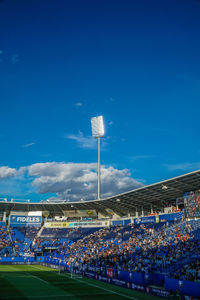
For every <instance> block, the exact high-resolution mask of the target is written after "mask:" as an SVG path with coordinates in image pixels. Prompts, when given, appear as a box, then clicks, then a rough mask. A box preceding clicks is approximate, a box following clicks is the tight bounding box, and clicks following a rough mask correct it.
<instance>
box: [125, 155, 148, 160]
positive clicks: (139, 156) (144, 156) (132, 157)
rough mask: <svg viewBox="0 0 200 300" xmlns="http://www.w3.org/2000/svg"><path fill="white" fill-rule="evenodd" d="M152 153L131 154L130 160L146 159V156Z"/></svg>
mask: <svg viewBox="0 0 200 300" xmlns="http://www.w3.org/2000/svg"><path fill="white" fill-rule="evenodd" d="M151 157H152V155H135V156H131V158H130V159H131V160H139V159H147V158H151Z"/></svg>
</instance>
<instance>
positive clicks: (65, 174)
mask: <svg viewBox="0 0 200 300" xmlns="http://www.w3.org/2000/svg"><path fill="white" fill-rule="evenodd" d="M96 168H97V164H96V163H88V164H86V163H58V162H50V163H37V164H33V165H31V166H29V167H28V173H29V176H32V177H35V179H34V180H33V183H32V184H33V186H34V187H37V188H38V192H39V193H41V194H45V193H56V194H57V195H58V198H59V199H67V200H68V199H69V200H73V201H79V200H80V199H81V198H83V199H84V200H92V199H96V198H97V173H96ZM140 186H142V184H141V183H140V182H138V181H137V180H135V179H133V178H131V175H130V173H129V171H128V170H127V169H124V170H117V169H115V168H113V167H106V166H102V167H101V197H102V198H105V197H108V196H112V195H115V194H119V193H122V192H125V191H128V190H132V189H134V188H136V187H140Z"/></svg>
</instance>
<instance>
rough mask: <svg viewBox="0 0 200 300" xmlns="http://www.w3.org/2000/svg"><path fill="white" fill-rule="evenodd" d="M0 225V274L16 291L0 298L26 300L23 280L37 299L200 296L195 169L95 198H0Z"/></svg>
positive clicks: (198, 178)
mask: <svg viewBox="0 0 200 300" xmlns="http://www.w3.org/2000/svg"><path fill="white" fill-rule="evenodd" d="M0 225H1V226H0V275H1V278H3V279H2V280H3V281H4V283H5V286H8V285H9V282H10V283H12V285H14V286H15V288H14V291H11V289H10V291H8V289H7V290H6V289H2V296H1V295H0V299H5V298H6V297H7V298H9V297H10V298H9V299H16V298H19V297H21V298H20V299H26V297H28V298H31V294H29V295H28V294H27V291H26V289H25V282H27V284H28V282H29V283H30V284H31V286H37V291H36V290H34V293H36V294H35V295H36V296H37V297H38V298H39V297H41V299H43V298H44V296H48V290H51V291H52V294H51V295H50V294H49V297H50V298H51V299H57V298H56V297H59V296H60V297H71V299H82V298H81V296H80V295H83V294H84V290H85V289H87V295H88V298H87V299H93V298H92V297H93V296H92V295H94V293H97V294H99V299H103V298H104V299H105V298H106V297H109V298H110V297H111V299H112V298H113V299H125V298H130V299H159V298H161V297H162V298H168V299H169V298H170V297H171V298H173V297H174V299H175V297H176V296H177V295H179V296H180V297H182V299H188V298H187V297H193V298H191V299H199V298H200V260H199V259H200V171H195V172H192V173H189V174H185V175H182V176H179V177H176V178H172V179H169V180H166V181H163V182H159V183H156V184H153V185H150V186H146V187H143V188H139V189H136V190H133V191H130V192H127V193H124V194H120V195H116V196H113V197H110V198H107V199H102V200H94V201H87V202H73V203H65V202H63V203H57V204H56V203H49V202H46V203H31V202H28V203H22V202H10V201H5V200H4V201H1V202H0ZM11 266H12V267H11ZM20 276H21V277H20ZM19 278H21V279H20V280H18V279H19ZM16 282H17V284H16ZM6 284H7V285H6ZM75 285H76V288H73V291H72V286H75ZM116 286H117V290H116ZM86 287H87V288H86ZM113 287H115V288H113ZM94 289H96V290H95V291H94ZM75 290H76V291H75ZM78 290H80V294H78ZM138 291H139V292H140V293H138ZM32 292H33V291H32ZM9 293H11V294H9ZM15 293H16V294H15ZM81 293H82V294H81ZM54 294H55V296H54ZM108 295H109V296H108ZM145 295H146V296H145ZM3 297H4V298H3ZM23 297H24V298H23ZM78 297H80V298H78ZM145 297H146V298H145ZM151 297H152V298H151ZM154 297H158V298H154Z"/></svg>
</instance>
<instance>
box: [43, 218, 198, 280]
mask: <svg viewBox="0 0 200 300" xmlns="http://www.w3.org/2000/svg"><path fill="white" fill-rule="evenodd" d="M191 231H192V228H191V225H190V223H188V222H181V223H177V224H174V223H173V222H171V223H168V222H165V223H163V224H162V223H159V224H157V225H153V224H151V225H150V224H149V225H146V226H145V225H138V226H137V225H136V226H134V225H127V226H124V227H123V226H115V227H110V228H103V229H101V230H98V231H96V232H94V233H92V234H90V235H88V236H85V237H83V238H82V239H80V240H78V241H77V242H74V243H71V244H67V243H63V244H62V245H61V247H58V248H57V249H56V250H53V251H50V252H47V255H49V256H51V257H59V258H61V259H62V260H65V261H66V262H67V263H68V264H73V265H74V264H75V265H80V264H84V265H85V264H88V265H93V266H98V267H101V268H103V267H107V268H108V267H112V268H114V269H116V271H119V270H124V271H129V272H144V273H145V274H148V273H150V272H152V271H154V270H163V269H164V268H165V269H170V267H173V266H174V265H175V264H176V263H178V262H180V261H181V260H183V259H185V258H187V257H189V256H190V255H191V253H192V255H196V256H198V255H199V256H200V243H199V241H196V240H194V239H193V238H194V237H193V234H192V232H191Z"/></svg>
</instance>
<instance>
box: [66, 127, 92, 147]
mask: <svg viewBox="0 0 200 300" xmlns="http://www.w3.org/2000/svg"><path fill="white" fill-rule="evenodd" d="M65 138H66V139H70V140H74V141H76V142H77V143H78V145H79V147H81V148H87V149H96V148H97V141H96V139H94V138H93V137H92V136H84V135H83V133H82V132H81V131H80V132H79V133H78V134H68V135H66V136H65Z"/></svg>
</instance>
